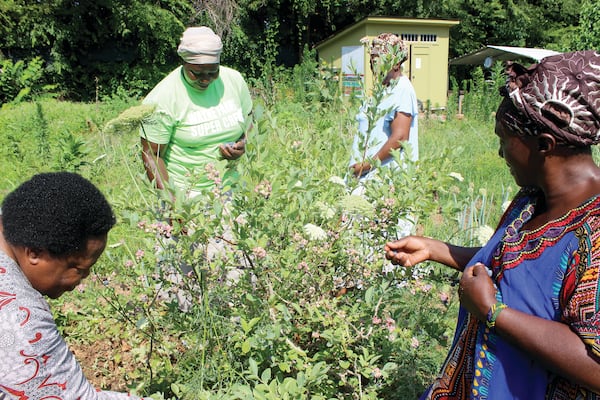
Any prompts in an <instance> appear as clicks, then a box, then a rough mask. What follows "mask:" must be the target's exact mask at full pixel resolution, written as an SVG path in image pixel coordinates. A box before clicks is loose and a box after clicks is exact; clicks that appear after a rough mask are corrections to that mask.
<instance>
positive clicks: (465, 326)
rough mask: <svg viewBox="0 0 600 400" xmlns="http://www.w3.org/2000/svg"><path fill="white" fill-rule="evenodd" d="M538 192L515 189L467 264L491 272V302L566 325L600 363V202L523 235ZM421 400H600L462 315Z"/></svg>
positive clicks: (597, 198) (595, 199) (591, 201)
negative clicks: (484, 242)
mask: <svg viewBox="0 0 600 400" xmlns="http://www.w3.org/2000/svg"><path fill="white" fill-rule="evenodd" d="M539 195H540V193H539V192H536V191H533V190H531V189H522V190H521V191H520V192H519V194H517V196H516V197H515V199H514V200H513V202H512V204H511V205H510V207H509V208H508V209H507V210H506V212H505V214H504V216H503V217H502V220H501V221H500V224H499V227H498V229H497V230H496V232H495V233H494V235H493V236H492V238H491V239H490V241H489V242H488V243H487V245H486V246H484V247H483V248H482V249H481V250H480V251H479V252H478V253H477V254H476V255H475V257H474V258H473V259H472V260H471V261H470V262H469V264H468V265H473V264H475V263H476V262H481V263H483V264H485V265H487V266H490V267H491V268H492V278H493V279H494V282H495V283H496V285H497V287H498V295H497V297H498V300H500V301H503V302H504V303H506V304H507V305H508V306H509V307H511V308H514V309H517V310H520V311H522V312H525V313H527V314H530V315H536V316H538V317H541V318H546V319H549V320H554V321H560V322H563V323H565V324H568V325H569V326H570V327H571V328H572V330H573V331H575V332H576V333H577V334H578V335H579V336H580V337H581V340H583V341H584V342H585V344H586V345H587V346H588V347H589V351H590V352H591V353H592V354H594V355H596V356H597V357H600V313H599V307H600V292H599V290H600V286H599V275H598V270H599V265H600V195H598V196H595V197H593V198H591V199H589V200H588V201H586V202H585V203H584V204H582V205H581V206H580V207H578V208H576V209H574V210H571V211H570V212H568V213H567V214H566V215H564V216H563V217H562V218H560V219H557V220H554V221H551V222H549V223H547V224H546V225H543V226H541V227H540V228H538V229H535V230H531V231H530V230H526V229H523V225H524V224H525V223H526V222H527V221H528V220H529V219H530V218H531V217H532V215H534V210H535V207H536V202H537V200H538V198H539ZM422 399H494V400H507V399H527V400H531V399H548V400H559V399H560V400H566V399H585V400H590V399H600V394H598V393H591V392H590V391H588V390H586V389H584V388H582V387H579V386H577V385H576V384H574V383H571V382H569V381H567V380H566V379H565V378H562V377H560V376H557V375H554V374H553V373H551V372H549V371H548V370H546V369H545V368H544V367H543V366H542V365H540V364H539V363H537V362H536V361H535V360H533V359H532V358H531V357H529V356H528V355H527V354H526V353H524V352H522V351H520V350H519V349H518V348H516V347H514V346H512V345H511V344H509V343H507V342H505V341H504V340H503V339H502V338H500V337H499V336H497V335H496V334H495V332H494V331H493V330H492V331H490V330H489V329H488V328H487V327H486V326H485V324H483V323H481V322H479V321H477V319H476V318H474V317H473V316H471V315H470V314H469V313H468V312H466V310H465V309H463V308H462V307H461V309H460V311H459V317H458V324H457V328H456V333H455V337H454V341H453V343H452V347H451V349H450V352H449V354H448V357H447V359H446V361H445V362H444V365H443V366H442V369H441V372H440V374H439V376H438V378H437V379H436V380H435V382H434V383H433V385H432V386H431V387H430V388H429V389H428V391H427V392H426V393H425V394H424V395H423V396H422Z"/></svg>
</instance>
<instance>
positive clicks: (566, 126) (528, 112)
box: [498, 50, 600, 147]
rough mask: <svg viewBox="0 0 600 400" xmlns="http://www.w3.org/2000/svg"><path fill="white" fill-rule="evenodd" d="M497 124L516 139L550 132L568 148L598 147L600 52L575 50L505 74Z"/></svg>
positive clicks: (517, 66) (509, 70)
mask: <svg viewBox="0 0 600 400" xmlns="http://www.w3.org/2000/svg"><path fill="white" fill-rule="evenodd" d="M507 74H508V77H507V85H506V87H505V88H502V89H501V93H502V94H503V95H504V96H505V97H506V99H508V100H510V103H512V104H510V105H508V104H505V103H507V100H505V101H504V102H503V105H501V106H500V110H501V111H502V112H500V110H499V113H498V119H499V120H500V121H501V122H502V123H504V124H505V125H506V126H507V127H508V128H510V129H511V130H512V131H513V132H514V133H515V134H517V135H521V136H525V135H529V136H537V135H539V134H541V133H550V134H552V135H553V136H554V137H555V138H556V139H557V142H558V143H559V144H561V145H563V146H568V147H585V146H590V145H593V144H598V143H599V142H600V53H597V52H595V51H592V50H587V51H576V52H570V53H563V54H557V55H553V56H549V57H545V58H544V59H542V60H541V61H540V63H539V64H533V65H532V66H530V67H529V68H525V67H523V66H522V65H520V64H517V63H514V64H511V65H509V66H508V69H507Z"/></svg>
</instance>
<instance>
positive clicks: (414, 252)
mask: <svg viewBox="0 0 600 400" xmlns="http://www.w3.org/2000/svg"><path fill="white" fill-rule="evenodd" d="M430 241H431V239H429V238H426V237H422V236H407V237H405V238H402V239H400V240H396V241H394V242H388V243H386V244H385V247H384V251H385V258H387V259H388V260H390V261H391V262H392V264H394V265H402V266H404V267H414V266H415V265H416V264H418V263H420V262H423V261H427V260H429V259H430V257H431V252H430V250H429V242H430Z"/></svg>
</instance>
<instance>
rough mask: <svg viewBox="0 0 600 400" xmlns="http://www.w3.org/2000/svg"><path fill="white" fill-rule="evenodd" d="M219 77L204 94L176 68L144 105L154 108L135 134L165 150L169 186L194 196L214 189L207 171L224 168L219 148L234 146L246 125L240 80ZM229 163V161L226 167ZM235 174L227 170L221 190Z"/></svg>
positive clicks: (246, 96)
mask: <svg viewBox="0 0 600 400" xmlns="http://www.w3.org/2000/svg"><path fill="white" fill-rule="evenodd" d="M219 68H220V71H219V77H218V78H217V79H216V80H215V81H213V82H212V83H211V84H210V85H209V86H208V87H207V88H206V89H205V90H198V89H195V88H193V87H192V86H190V85H189V84H188V83H187V82H186V81H185V79H184V77H183V75H182V74H183V68H182V67H179V68H177V69H175V70H174V71H172V72H171V73H170V74H169V75H167V76H166V77H165V78H164V79H163V80H162V81H161V82H159V83H158V84H157V85H156V86H155V87H154V89H152V91H151V92H150V93H149V94H148V95H147V96H146V98H145V99H144V101H143V104H151V105H155V106H156V108H155V110H154V113H153V115H152V117H151V118H149V119H148V121H145V122H144V123H143V125H142V129H141V132H140V135H141V136H142V137H143V138H145V139H146V140H148V141H149V142H153V143H157V144H163V145H167V146H166V151H165V154H163V155H161V156H162V158H163V159H164V161H165V164H166V167H167V172H168V174H169V181H170V182H172V183H173V184H174V185H175V187H177V188H179V189H182V190H185V191H189V192H190V196H191V197H193V196H195V195H197V194H199V193H201V192H203V191H205V190H207V189H211V188H212V187H213V186H214V180H211V179H209V177H208V175H207V172H206V166H207V165H208V164H209V163H212V164H214V165H215V166H216V165H217V164H219V163H223V162H224V161H223V158H222V156H221V153H220V151H219V146H220V145H221V144H225V143H228V142H235V141H237V140H239V139H240V137H241V136H242V135H243V134H244V133H245V132H246V131H247V129H248V128H249V126H250V125H251V112H252V99H251V97H250V91H249V90H248V85H247V84H246V82H245V80H244V78H243V77H242V75H241V74H240V73H239V72H237V71H235V70H233V69H231V68H227V67H224V66H220V67H219ZM229 164H232V162H229ZM236 175H237V173H236V171H235V168H234V167H233V165H229V166H228V168H227V169H226V172H225V174H224V176H223V177H222V179H223V183H224V185H225V186H227V185H231V184H232V183H233V182H234V180H235V176H236Z"/></svg>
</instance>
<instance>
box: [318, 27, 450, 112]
mask: <svg viewBox="0 0 600 400" xmlns="http://www.w3.org/2000/svg"><path fill="white" fill-rule="evenodd" d="M458 23H459V21H456V20H441V19H411V18H394V17H367V18H365V19H363V20H361V21H359V22H357V23H355V24H353V25H351V26H349V27H348V28H346V29H343V30H341V31H340V32H338V33H335V34H334V35H332V36H331V37H329V38H327V39H325V40H323V41H322V42H320V43H318V44H317V45H316V46H315V49H316V51H317V54H318V57H319V60H320V62H321V63H323V64H325V65H326V66H328V67H329V68H332V69H333V70H334V71H339V72H340V79H341V85H342V88H343V90H344V93H346V94H347V95H350V93H351V92H353V91H354V92H357V91H358V94H359V95H360V94H361V93H360V84H359V81H360V80H362V81H363V82H364V88H365V89H366V90H367V91H370V90H371V88H372V87H373V76H372V74H371V69H370V67H369V59H370V58H369V54H368V52H367V49H366V48H365V47H364V46H363V45H362V44H361V42H360V40H361V39H362V38H364V37H368V38H369V39H373V38H374V37H375V36H377V35H379V34H380V33H383V32H391V33H396V34H398V35H399V36H400V37H402V39H403V40H404V41H405V42H406V44H407V45H408V48H409V58H408V60H407V61H406V62H405V63H404V64H403V68H404V71H403V73H404V74H405V75H406V76H408V77H409V79H410V80H411V82H412V84H413V86H414V88H415V91H416V93H417V98H418V99H419V100H420V101H421V102H422V104H423V105H424V106H426V105H427V104H429V106H430V108H431V109H442V108H445V107H446V100H447V93H448V48H449V41H450V28H451V27H452V26H454V25H458Z"/></svg>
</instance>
